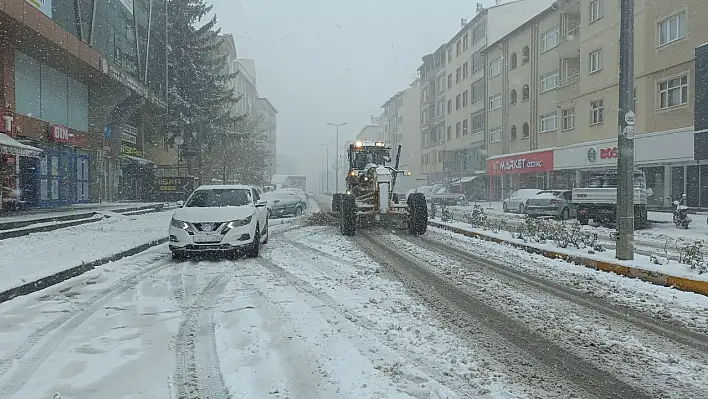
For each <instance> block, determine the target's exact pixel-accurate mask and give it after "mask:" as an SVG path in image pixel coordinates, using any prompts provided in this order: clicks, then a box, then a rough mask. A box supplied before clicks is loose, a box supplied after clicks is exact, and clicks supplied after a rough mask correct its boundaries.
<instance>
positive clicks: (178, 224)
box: [170, 218, 191, 231]
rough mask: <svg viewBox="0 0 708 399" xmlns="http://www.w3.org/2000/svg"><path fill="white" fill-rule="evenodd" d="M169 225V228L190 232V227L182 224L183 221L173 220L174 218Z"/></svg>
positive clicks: (185, 223)
mask: <svg viewBox="0 0 708 399" xmlns="http://www.w3.org/2000/svg"><path fill="white" fill-rule="evenodd" d="M170 225H171V226H174V227H176V228H178V229H182V230H184V231H190V230H191V227H189V224H187V222H183V221H181V220H177V219H175V218H172V220H170Z"/></svg>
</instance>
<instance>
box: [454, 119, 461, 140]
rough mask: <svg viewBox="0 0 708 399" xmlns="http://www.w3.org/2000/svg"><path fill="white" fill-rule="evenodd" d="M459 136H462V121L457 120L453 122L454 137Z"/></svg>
mask: <svg viewBox="0 0 708 399" xmlns="http://www.w3.org/2000/svg"><path fill="white" fill-rule="evenodd" d="M460 137H462V123H461V122H457V123H456V124H455V138H458V139H459V138H460Z"/></svg>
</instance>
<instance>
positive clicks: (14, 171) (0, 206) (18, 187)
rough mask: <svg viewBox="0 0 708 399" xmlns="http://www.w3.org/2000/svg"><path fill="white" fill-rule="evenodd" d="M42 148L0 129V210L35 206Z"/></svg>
mask: <svg viewBox="0 0 708 399" xmlns="http://www.w3.org/2000/svg"><path fill="white" fill-rule="evenodd" d="M42 155H43V154H42V150H40V149H39V148H36V147H32V146H29V145H26V144H23V143H20V142H19V141H17V140H15V139H13V138H12V137H10V136H8V135H6V134H4V133H0V211H7V210H17V209H25V208H30V207H35V206H37V196H36V193H37V176H36V170H37V164H38V163H39V159H40V158H41V157H42Z"/></svg>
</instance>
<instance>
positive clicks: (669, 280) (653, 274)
mask: <svg viewBox="0 0 708 399" xmlns="http://www.w3.org/2000/svg"><path fill="white" fill-rule="evenodd" d="M428 225H429V226H432V227H437V228H439V229H443V230H447V231H451V232H453V233H457V234H462V235H464V236H467V237H472V238H478V239H480V240H485V241H491V242H494V243H497V244H505V245H509V246H512V247H515V248H518V249H521V250H524V251H526V252H528V253H532V254H537V255H542V256H545V257H546V258H550V259H560V260H564V261H566V262H569V263H574V264H577V265H580V266H585V267H587V268H590V269H594V270H599V271H603V272H611V273H615V274H619V275H621V276H625V277H630V278H636V279H640V280H642V281H646V282H648V283H652V284H655V285H661V286H664V287H672V288H676V289H678V290H681V291H686V292H692V293H695V294H700V295H705V296H708V281H700V280H692V279H689V278H685V277H677V276H672V275H668V274H664V273H661V272H657V271H652V270H645V269H641V268H637V267H633V266H626V265H621V264H618V263H613V262H609V261H604V260H598V259H592V258H588V257H585V256H580V255H572V254H568V253H564V252H558V251H552V250H548V249H542V248H537V247H534V246H532V245H527V244H522V243H518V242H514V241H509V240H505V239H503V238H499V237H493V236H490V235H487V234H483V233H479V232H475V231H470V230H467V229H463V228H460V227H453V226H449V225H446V224H443V223H438V222H433V221H428Z"/></svg>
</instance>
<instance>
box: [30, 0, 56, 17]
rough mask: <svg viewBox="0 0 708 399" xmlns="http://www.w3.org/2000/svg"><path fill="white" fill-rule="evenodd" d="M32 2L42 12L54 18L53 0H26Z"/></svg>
mask: <svg viewBox="0 0 708 399" xmlns="http://www.w3.org/2000/svg"><path fill="white" fill-rule="evenodd" d="M25 1H26V2H27V3H30V4H32V6H34V8H36V9H38V10H39V11H41V12H42V14H44V15H46V16H48V17H49V18H52V0H25Z"/></svg>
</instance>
